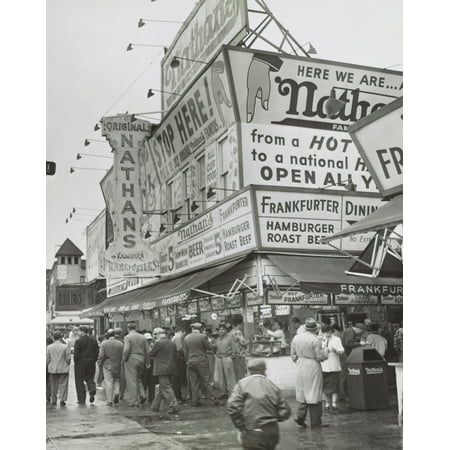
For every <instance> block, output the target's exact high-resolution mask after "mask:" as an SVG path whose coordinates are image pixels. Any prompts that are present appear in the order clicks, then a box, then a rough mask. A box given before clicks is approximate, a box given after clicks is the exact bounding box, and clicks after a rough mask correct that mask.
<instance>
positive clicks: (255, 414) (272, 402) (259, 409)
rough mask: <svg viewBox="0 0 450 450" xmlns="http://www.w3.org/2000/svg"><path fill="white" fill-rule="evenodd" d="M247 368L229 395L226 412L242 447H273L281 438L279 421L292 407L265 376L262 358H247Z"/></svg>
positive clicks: (270, 449) (286, 416) (270, 448)
mask: <svg viewBox="0 0 450 450" xmlns="http://www.w3.org/2000/svg"><path fill="white" fill-rule="evenodd" d="M248 371H249V375H248V376H247V377H245V378H243V379H241V380H240V381H238V383H237V384H236V386H235V387H234V389H233V392H232V394H231V397H230V398H229V399H228V404H227V406H228V414H229V415H230V418H231V421H232V422H233V425H234V426H235V427H236V428H237V429H238V430H239V432H240V437H241V443H242V447H243V448H244V449H266V450H274V449H275V447H276V446H277V444H278V441H279V439H280V432H279V428H278V422H282V421H283V420H287V419H288V418H289V416H290V415H291V408H290V406H289V404H288V402H287V401H286V400H285V399H284V398H283V396H282V394H281V389H280V388H279V387H278V386H276V385H275V384H274V383H272V382H271V381H270V380H268V379H267V378H266V363H265V361H264V360H263V359H261V358H255V359H253V360H251V361H249V363H248Z"/></svg>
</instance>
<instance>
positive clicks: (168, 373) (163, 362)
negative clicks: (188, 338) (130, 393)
mask: <svg viewBox="0 0 450 450" xmlns="http://www.w3.org/2000/svg"><path fill="white" fill-rule="evenodd" d="M153 336H154V337H155V339H156V342H155V345H154V346H153V348H152V349H151V350H150V353H149V354H148V357H149V358H153V375H155V376H157V377H158V382H159V390H158V393H157V394H156V396H155V400H153V403H152V410H153V411H159V408H160V406H161V401H162V400H163V399H164V400H165V401H166V405H167V407H168V413H169V414H176V413H177V412H178V404H177V400H176V398H175V394H174V392H173V389H172V384H171V378H172V375H173V373H174V369H175V354H176V352H177V346H176V345H175V344H174V343H173V342H171V341H170V340H169V339H168V338H167V336H166V332H165V331H164V330H163V329H162V328H155V329H154V330H153Z"/></svg>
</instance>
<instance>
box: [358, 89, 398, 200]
mask: <svg viewBox="0 0 450 450" xmlns="http://www.w3.org/2000/svg"><path fill="white" fill-rule="evenodd" d="M349 133H350V136H351V137H352V139H353V141H354V142H355V144H356V147H357V148H358V150H359V153H360V154H361V156H362V157H363V159H364V161H365V163H366V164H367V168H368V170H369V172H370V173H371V174H372V177H373V179H374V180H375V183H376V185H377V187H378V189H379V190H380V192H381V194H382V195H383V197H387V196H391V195H394V194H399V193H401V192H402V191H403V97H401V98H399V99H397V100H394V101H393V102H392V103H389V104H388V105H386V106H385V107H383V108H381V109H380V110H378V111H376V112H374V113H373V114H370V115H369V116H367V117H364V118H363V119H361V120H359V121H358V122H356V123H355V124H353V125H352V126H351V127H350V128H349Z"/></svg>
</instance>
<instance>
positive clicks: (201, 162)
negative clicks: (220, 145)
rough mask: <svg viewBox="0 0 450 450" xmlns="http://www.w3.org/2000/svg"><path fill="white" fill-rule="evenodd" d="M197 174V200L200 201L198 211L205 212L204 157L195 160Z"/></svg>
mask: <svg viewBox="0 0 450 450" xmlns="http://www.w3.org/2000/svg"><path fill="white" fill-rule="evenodd" d="M197 174H198V193H199V196H198V197H199V198H198V200H200V201H201V204H200V205H199V209H200V210H201V211H204V210H205V206H206V204H205V203H206V165H205V155H203V156H202V157H201V158H199V159H198V160H197Z"/></svg>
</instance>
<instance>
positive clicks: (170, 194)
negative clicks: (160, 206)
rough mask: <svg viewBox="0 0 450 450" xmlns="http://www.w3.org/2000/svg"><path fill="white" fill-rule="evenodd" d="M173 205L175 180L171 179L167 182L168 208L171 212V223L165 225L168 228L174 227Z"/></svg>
mask: <svg viewBox="0 0 450 450" xmlns="http://www.w3.org/2000/svg"><path fill="white" fill-rule="evenodd" d="M172 205H173V181H170V182H169V183H168V184H167V210H168V211H169V214H167V218H168V220H167V222H169V224H167V225H165V227H166V228H167V229H168V230H171V229H172V225H170V224H172V223H173V216H174V214H173V211H172Z"/></svg>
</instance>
